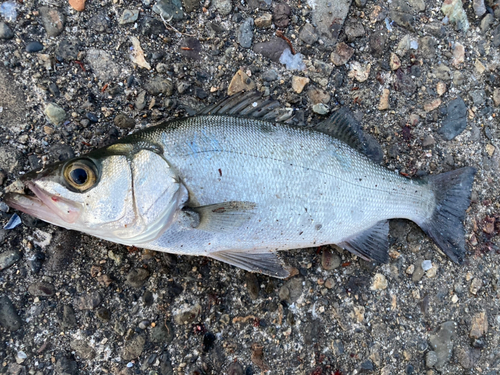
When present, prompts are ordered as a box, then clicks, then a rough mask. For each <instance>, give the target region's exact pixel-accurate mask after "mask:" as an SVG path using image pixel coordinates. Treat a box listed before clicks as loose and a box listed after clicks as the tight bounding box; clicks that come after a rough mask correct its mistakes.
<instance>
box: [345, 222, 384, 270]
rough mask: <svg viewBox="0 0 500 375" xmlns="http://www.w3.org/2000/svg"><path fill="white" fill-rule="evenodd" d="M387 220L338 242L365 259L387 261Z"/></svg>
mask: <svg viewBox="0 0 500 375" xmlns="http://www.w3.org/2000/svg"><path fill="white" fill-rule="evenodd" d="M388 235H389V221H387V220H384V221H379V222H378V223H377V224H375V225H374V226H373V227H371V228H369V229H367V230H365V231H364V232H363V233H360V234H358V235H357V236H354V237H353V238H350V239H348V240H346V241H344V242H341V243H339V244H338V245H339V246H340V247H343V248H344V249H346V250H349V251H350V252H351V253H353V254H356V255H358V256H359V257H361V258H363V259H365V260H375V261H377V262H379V263H387V261H388V260H389V253H388V250H389V239H388Z"/></svg>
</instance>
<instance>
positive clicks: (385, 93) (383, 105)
mask: <svg viewBox="0 0 500 375" xmlns="http://www.w3.org/2000/svg"><path fill="white" fill-rule="evenodd" d="M389 94H390V91H389V89H383V90H382V95H381V96H380V101H379V103H378V109H379V110H380V111H384V110H386V109H389V108H390V104H389Z"/></svg>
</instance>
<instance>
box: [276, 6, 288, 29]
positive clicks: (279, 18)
mask: <svg viewBox="0 0 500 375" xmlns="http://www.w3.org/2000/svg"><path fill="white" fill-rule="evenodd" d="M291 13H292V10H291V9H290V6H289V5H288V4H286V3H278V4H276V5H275V6H274V9H273V21H274V24H275V25H276V26H277V27H287V26H288V23H289V22H290V14H291Z"/></svg>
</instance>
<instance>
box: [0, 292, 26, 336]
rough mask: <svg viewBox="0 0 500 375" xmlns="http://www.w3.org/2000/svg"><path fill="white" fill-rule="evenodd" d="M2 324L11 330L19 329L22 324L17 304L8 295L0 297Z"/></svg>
mask: <svg viewBox="0 0 500 375" xmlns="http://www.w3.org/2000/svg"><path fill="white" fill-rule="evenodd" d="M0 324H1V325H2V326H3V327H4V328H6V329H8V330H9V331H17V330H18V329H19V328H21V325H22V320H21V318H20V317H19V315H17V311H16V308H15V306H14V305H13V304H12V302H11V300H10V299H9V297H7V296H1V297H0Z"/></svg>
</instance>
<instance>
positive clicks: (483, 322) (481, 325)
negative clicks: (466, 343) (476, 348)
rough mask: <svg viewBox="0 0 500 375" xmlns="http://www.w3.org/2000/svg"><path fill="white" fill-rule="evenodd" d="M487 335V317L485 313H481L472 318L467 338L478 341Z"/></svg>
mask: <svg viewBox="0 0 500 375" xmlns="http://www.w3.org/2000/svg"><path fill="white" fill-rule="evenodd" d="M486 333H488V316H487V315H486V312H485V311H481V312H479V313H477V314H475V315H474V316H473V317H472V322H471V328H470V332H469V337H470V338H471V339H478V338H480V337H482V336H484V335H485V334H486Z"/></svg>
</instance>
